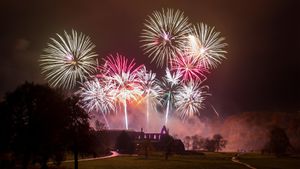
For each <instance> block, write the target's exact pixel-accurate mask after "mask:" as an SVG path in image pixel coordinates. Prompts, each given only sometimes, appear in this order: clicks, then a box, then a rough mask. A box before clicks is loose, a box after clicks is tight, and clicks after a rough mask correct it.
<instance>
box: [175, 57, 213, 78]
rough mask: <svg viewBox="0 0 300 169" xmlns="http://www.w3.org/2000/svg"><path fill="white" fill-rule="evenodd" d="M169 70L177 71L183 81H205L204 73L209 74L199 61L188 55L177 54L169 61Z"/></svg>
mask: <svg viewBox="0 0 300 169" xmlns="http://www.w3.org/2000/svg"><path fill="white" fill-rule="evenodd" d="M171 70H172V71H179V72H180V73H181V75H182V79H183V81H190V80H200V81H204V80H205V79H206V75H205V73H209V71H208V69H206V68H205V67H204V66H203V65H202V64H201V62H200V61H199V59H197V58H195V57H192V56H190V55H188V54H179V55H178V56H177V57H176V58H174V59H172V61H171Z"/></svg>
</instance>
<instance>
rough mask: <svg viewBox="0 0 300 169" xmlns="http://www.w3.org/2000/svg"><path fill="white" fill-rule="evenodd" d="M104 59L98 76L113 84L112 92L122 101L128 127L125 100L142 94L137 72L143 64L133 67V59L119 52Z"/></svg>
mask: <svg viewBox="0 0 300 169" xmlns="http://www.w3.org/2000/svg"><path fill="white" fill-rule="evenodd" d="M104 61H105V64H104V65H103V66H100V67H99V68H100V71H101V72H104V74H102V75H100V76H102V77H103V78H104V79H106V80H108V81H111V82H112V83H113V84H114V86H115V87H114V89H113V90H112V93H113V95H114V96H115V99H116V100H118V101H120V102H122V103H123V106H124V114H125V127H126V129H128V117H127V101H130V100H137V98H139V97H140V96H141V95H142V94H143V91H142V88H141V85H140V80H139V78H138V72H139V71H140V70H141V69H142V68H143V67H144V65H140V66H138V67H135V65H136V64H135V62H134V60H131V61H129V60H128V59H127V58H125V57H124V56H122V55H119V54H116V56H113V55H110V56H108V57H107V58H106V59H104ZM98 77H99V76H98Z"/></svg>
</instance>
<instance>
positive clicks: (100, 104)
mask: <svg viewBox="0 0 300 169" xmlns="http://www.w3.org/2000/svg"><path fill="white" fill-rule="evenodd" d="M113 87H114V86H113V84H112V83H110V82H107V81H102V83H101V82H100V80H99V79H97V78H95V79H93V80H89V81H86V82H85V83H82V84H81V87H80V89H79V90H78V91H77V92H76V93H75V94H77V95H78V96H79V98H80V105H82V107H83V108H84V109H85V110H87V111H88V112H91V111H94V110H95V111H97V112H99V111H100V112H101V114H102V116H103V118H104V120H105V123H106V126H107V127H108V128H110V125H109V123H108V121H107V118H106V115H105V113H106V114H107V113H109V112H110V111H111V110H115V106H114V104H115V103H114V96H113V95H112V92H111V90H112V89H113Z"/></svg>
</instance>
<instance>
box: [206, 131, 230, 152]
mask: <svg viewBox="0 0 300 169" xmlns="http://www.w3.org/2000/svg"><path fill="white" fill-rule="evenodd" d="M226 144H227V140H224V138H223V136H221V135H220V134H215V135H214V136H213V138H212V139H210V138H206V139H205V141H204V146H203V147H204V149H205V150H207V151H211V152H215V151H217V152H218V151H221V150H222V149H223V148H225V146H226Z"/></svg>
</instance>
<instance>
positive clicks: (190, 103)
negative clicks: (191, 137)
mask: <svg viewBox="0 0 300 169" xmlns="http://www.w3.org/2000/svg"><path fill="white" fill-rule="evenodd" d="M208 90H209V87H208V86H201V83H200V82H197V81H196V82H194V81H191V82H189V83H187V84H183V85H182V86H181V87H179V89H178V92H176V94H175V107H176V108H177V112H180V117H181V118H182V119H186V118H187V117H192V116H194V115H198V114H199V113H200V110H201V109H203V108H204V101H205V100H206V97H207V96H210V94H209V93H208Z"/></svg>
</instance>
